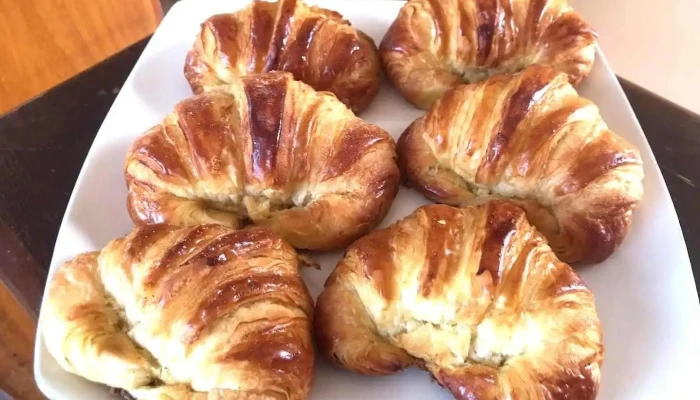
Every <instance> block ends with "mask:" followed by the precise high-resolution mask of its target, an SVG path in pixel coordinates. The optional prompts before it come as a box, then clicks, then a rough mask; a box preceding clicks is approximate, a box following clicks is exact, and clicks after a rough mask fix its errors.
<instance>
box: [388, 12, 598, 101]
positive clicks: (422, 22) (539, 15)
mask: <svg viewBox="0 0 700 400" xmlns="http://www.w3.org/2000/svg"><path fill="white" fill-rule="evenodd" d="M595 45H596V34H595V32H593V30H592V29H591V28H590V26H589V25H588V24H587V23H586V22H585V21H584V20H583V19H582V18H581V16H580V15H579V14H577V13H576V12H575V11H573V10H572V9H571V7H569V5H568V4H567V1H566V0H410V1H408V2H407V3H406V4H405V5H404V6H403V8H401V11H400V12H399V15H398V17H397V18H396V20H395V21H394V23H393V24H392V25H391V27H390V28H389V31H388V32H387V33H386V35H385V36H384V39H383V41H382V43H381V46H380V49H379V54H380V58H381V60H382V64H383V66H384V69H385V71H386V73H387V75H388V76H389V79H390V80H391V81H392V82H393V84H394V86H396V87H397V88H398V89H399V91H401V93H402V94H403V95H404V97H406V99H408V100H409V101H410V102H411V103H413V104H414V105H416V106H417V107H420V108H423V109H427V108H429V107H430V105H431V104H432V103H433V102H435V101H436V100H437V99H438V98H440V96H442V94H443V93H445V91H447V90H448V89H449V88H451V87H453V86H456V85H459V84H462V83H465V82H466V83H473V82H478V81H481V80H483V79H486V78H488V77H489V76H491V75H495V74H500V73H504V72H517V71H520V70H522V69H523V68H525V67H527V66H528V65H531V64H543V65H548V66H550V67H552V68H553V69H555V70H556V71H557V72H563V73H566V74H567V75H568V77H569V80H570V81H571V83H572V84H574V85H576V84H578V83H579V82H580V81H581V80H582V79H583V78H584V77H585V76H586V75H588V72H589V71H590V69H591V66H592V65H593V59H594V57H595Z"/></svg>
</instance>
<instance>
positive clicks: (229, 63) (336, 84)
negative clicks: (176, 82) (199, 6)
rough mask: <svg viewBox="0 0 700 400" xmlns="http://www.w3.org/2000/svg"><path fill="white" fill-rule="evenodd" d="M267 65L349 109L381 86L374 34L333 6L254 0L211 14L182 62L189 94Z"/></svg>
mask: <svg viewBox="0 0 700 400" xmlns="http://www.w3.org/2000/svg"><path fill="white" fill-rule="evenodd" d="M273 70H279V71H288V72H291V73H292V74H294V77H295V78H296V79H298V80H301V81H304V82H306V83H307V84H309V85H311V86H312V87H313V88H314V89H316V90H319V91H321V90H327V91H330V92H332V93H333V94H335V95H336V96H337V97H338V99H340V101H342V102H343V103H345V104H346V105H347V106H348V107H350V108H351V109H352V110H353V111H355V112H358V111H361V110H363V109H364V108H366V107H367V106H368V105H369V103H370V102H371V101H372V99H374V96H375V95H376V94H377V90H378V89H379V70H380V67H379V57H378V55H377V48H376V46H375V45H374V42H373V41H372V39H371V38H370V37H369V36H367V35H365V34H364V33H363V32H362V31H359V30H357V29H355V28H353V27H351V26H350V23H349V22H348V21H346V20H344V19H343V17H342V16H341V15H340V14H338V13H337V12H335V11H331V10H326V9H323V8H319V7H309V6H307V5H306V4H304V3H303V2H301V1H299V0H279V1H278V2H275V3H268V2H265V1H259V0H256V1H254V2H253V3H252V4H251V5H249V6H248V7H246V8H244V9H243V10H240V11H238V12H235V13H232V14H221V15H215V16H213V17H211V18H209V19H208V20H206V21H205V22H204V23H203V24H202V30H201V33H200V34H199V36H198V37H197V40H196V41H195V43H194V46H193V47H192V50H191V51H190V52H189V53H188V55H187V60H186V62H185V77H186V78H187V80H188V81H189V82H190V85H191V86H192V89H193V90H194V92H195V93H201V92H202V91H203V90H206V89H207V88H208V87H212V86H216V85H219V84H223V83H230V82H231V81H233V80H235V79H236V78H237V77H238V76H243V75H248V74H251V73H261V72H268V71H273Z"/></svg>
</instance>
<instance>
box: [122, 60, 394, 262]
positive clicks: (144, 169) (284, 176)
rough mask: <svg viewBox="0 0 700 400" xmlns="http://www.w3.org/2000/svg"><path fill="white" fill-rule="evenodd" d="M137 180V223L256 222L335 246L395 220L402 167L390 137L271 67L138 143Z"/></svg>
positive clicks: (132, 155) (133, 191)
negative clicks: (391, 210) (389, 216)
mask: <svg viewBox="0 0 700 400" xmlns="http://www.w3.org/2000/svg"><path fill="white" fill-rule="evenodd" d="M126 179H127V185H128V188H129V198H128V208H129V213H130V214H131V217H132V219H133V220H134V222H136V223H138V224H144V223H160V222H167V223H170V224H175V225H197V224H202V223H220V224H224V225H227V226H231V227H236V226H238V225H240V224H243V223H246V222H253V223H255V224H259V225H265V226H268V227H270V228H271V229H272V230H274V231H275V232H277V233H278V234H280V235H281V236H282V237H283V238H284V239H286V240H287V241H289V242H290V243H291V244H292V245H293V246H295V247H297V248H304V249H314V250H327V249H334V248H339V247H341V246H344V245H347V244H349V243H351V242H352V241H353V240H354V239H355V238H357V237H359V236H361V235H363V234H364V233H366V232H368V231H369V230H371V229H372V228H373V227H375V226H376V225H377V224H378V223H379V222H380V221H381V220H382V218H384V216H385V215H386V213H387V211H388V209H389V207H390V206H391V202H392V201H393V199H394V197H395V196H396V192H397V191H398V184H399V170H398V167H397V165H396V153H395V148H394V141H393V139H392V138H391V137H390V136H389V134H388V133H386V132H385V131H384V130H382V129H380V128H378V127H377V126H374V125H370V124H368V123H365V122H364V121H362V120H361V119H359V118H357V117H355V116H354V115H353V113H352V112H351V111H350V110H349V109H348V108H347V107H345V105H343V103H341V102H339V101H338V100H337V99H336V98H335V97H333V96H332V95H330V94H327V93H322V92H321V93H317V92H315V91H314V90H313V89H312V88H311V87H309V86H308V85H306V84H304V83H302V82H299V81H295V80H293V79H292V76H291V74H289V73H283V72H272V73H269V74H263V75H250V76H246V77H243V78H241V79H236V80H233V81H232V82H231V84H230V85H229V86H227V87H221V88H220V89H216V90H214V91H211V92H208V93H205V94H202V95H198V96H195V97H192V98H190V99H187V100H184V101H182V102H180V103H179V104H178V105H177V106H175V111H174V112H173V113H172V114H170V115H168V116H167V117H166V118H165V120H164V121H163V123H162V124H161V125H159V126H156V127H154V128H153V129H151V130H150V131H149V132H147V133H146V134H145V135H143V136H141V137H140V138H139V139H137V140H136V142H135V143H134V144H133V145H132V147H131V149H130V151H129V154H128V156H127V164H126Z"/></svg>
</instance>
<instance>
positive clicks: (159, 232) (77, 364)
mask: <svg viewBox="0 0 700 400" xmlns="http://www.w3.org/2000/svg"><path fill="white" fill-rule="evenodd" d="M299 266H300V262H299V258H298V257H297V254H296V253H295V251H294V249H293V248H292V247H291V246H290V245H289V244H287V243H285V242H283V241H282V240H281V239H280V238H279V237H277V236H276V235H274V234H273V233H272V232H271V231H269V230H267V229H263V228H257V227H256V228H250V229H245V230H239V231H233V230H230V229H228V228H225V227H223V226H220V225H202V226H198V227H193V228H176V227H172V226H168V225H151V226H147V227H143V228H137V229H135V230H134V231H132V232H131V234H129V235H128V236H127V237H126V238H122V239H116V240H113V241H112V242H110V243H109V244H108V245H107V246H106V247H105V248H104V249H103V250H102V251H101V252H93V253H86V254H81V255H79V256H77V257H76V258H75V259H73V260H71V261H69V262H67V263H65V264H64V265H62V266H61V267H60V268H59V269H58V270H57V271H56V274H55V275H54V277H53V278H52V279H51V281H50V283H49V288H48V291H47V298H46V300H45V302H44V309H43V310H42V318H41V323H42V326H41V328H42V331H43V337H44V340H45V342H46V346H47V348H48V350H49V352H50V353H51V354H52V355H53V356H54V357H55V358H56V361H57V362H58V363H59V365H60V366H61V367H63V368H64V369H65V370H67V371H69V372H72V373H74V374H77V375H80V376H82V377H84V378H86V379H89V380H91V381H94V382H99V383H102V384H105V385H108V386H111V387H114V388H118V389H121V390H124V391H126V392H128V393H129V394H130V396H132V397H134V398H136V399H144V400H150V399H153V400H156V399H157V400H166V399H173V400H174V399H191V400H205V399H208V400H214V399H220V400H225V399H229V400H244V399H245V400H282V399H284V400H293V399H304V398H306V395H307V393H308V391H309V388H310V385H311V380H312V373H313V362H314V350H313V345H312V338H311V317H312V316H313V315H312V314H313V302H312V300H311V297H310V296H309V293H308V291H307V289H306V286H304V283H303V281H302V279H301V276H300V274H299Z"/></svg>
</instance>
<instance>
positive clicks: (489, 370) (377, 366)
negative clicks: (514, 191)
mask: <svg viewBox="0 0 700 400" xmlns="http://www.w3.org/2000/svg"><path fill="white" fill-rule="evenodd" d="M314 329H315V333H316V339H317V345H318V348H319V350H320V351H321V352H322V353H324V354H325V355H326V356H327V357H329V358H330V359H331V360H333V361H334V362H336V363H338V364H340V365H341V366H344V367H346V368H349V369H351V370H354V371H357V372H360V373H363V374H378V375H386V374H391V373H394V372H396V371H398V370H400V369H402V368H405V367H408V366H410V365H416V366H419V367H422V368H424V369H426V370H428V371H430V372H431V373H432V374H433V376H434V377H435V378H436V379H437V381H438V382H439V383H440V384H441V385H442V386H444V387H445V388H446V389H448V390H449V391H450V392H452V394H453V395H454V396H455V397H456V398H457V399H462V400H494V399H497V400H506V399H532V400H534V399H541V400H545V399H571V400H588V399H594V398H595V396H596V394H597V391H598V386H599V380H600V366H601V363H602V361H603V346H602V340H601V330H600V324H599V321H598V317H597V314H596V311H595V305H594V299H593V295H592V294H591V292H590V291H589V289H588V288H587V287H586V285H585V284H584V283H583V281H582V280H581V279H580V278H579V276H578V275H577V274H576V273H575V272H574V271H573V270H572V269H571V267H569V266H568V265H567V264H564V263H563V262H561V261H559V260H558V259H557V258H556V256H555V255H554V253H553V252H552V251H551V249H550V248H549V246H547V244H546V241H545V240H544V238H543V237H542V236H541V235H540V234H539V233H538V232H537V231H536V230H535V229H534V228H533V227H532V226H530V225H529V223H528V222H527V219H526V218H525V212H524V211H523V210H522V209H521V208H520V207H518V206H517V205H515V204H514V203H510V202H507V201H502V200H494V201H491V202H488V203H486V204H481V205H479V206H471V207H466V208H454V207H451V206H446V205H428V206H423V207H421V208H419V209H417V210H416V211H415V212H414V213H413V214H411V215H410V216H408V217H407V218H405V219H404V220H402V221H400V222H398V223H396V224H394V225H392V226H390V227H389V228H387V229H383V230H378V231H375V232H372V233H371V234H369V235H367V236H365V237H363V238H362V239H360V240H358V241H357V242H355V243H354V244H353V245H352V246H351V247H350V248H349V249H348V251H347V253H346V255H345V258H343V260H342V261H341V262H340V263H339V264H338V266H337V267H336V269H335V271H334V272H333V273H332V275H331V276H330V277H329V278H328V281H327V282H326V288H325V290H324V291H323V293H322V294H321V295H320V297H319V298H318V300H317V303H316V312H315V319H314Z"/></svg>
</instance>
